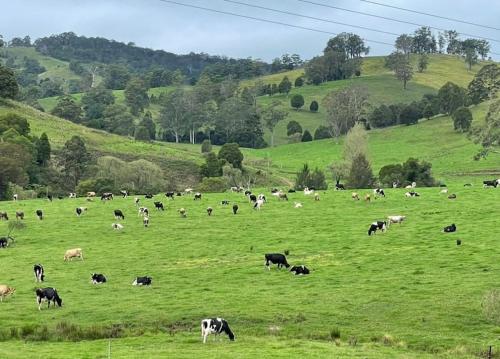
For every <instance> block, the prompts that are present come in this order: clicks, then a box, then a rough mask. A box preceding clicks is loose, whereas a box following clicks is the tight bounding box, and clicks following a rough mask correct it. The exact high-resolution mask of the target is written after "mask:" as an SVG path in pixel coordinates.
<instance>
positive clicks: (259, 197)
mask: <svg viewBox="0 0 500 359" xmlns="http://www.w3.org/2000/svg"><path fill="white" fill-rule="evenodd" d="M257 199H260V200H262V201H264V202H267V200H266V196H264V195H263V194H262V193H261V194H259V195H258V196H257Z"/></svg>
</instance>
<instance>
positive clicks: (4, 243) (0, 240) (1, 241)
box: [0, 236, 14, 248]
mask: <svg viewBox="0 0 500 359" xmlns="http://www.w3.org/2000/svg"><path fill="white" fill-rule="evenodd" d="M10 242H14V237H10V236H8V237H0V248H7V247H8V246H9V244H10Z"/></svg>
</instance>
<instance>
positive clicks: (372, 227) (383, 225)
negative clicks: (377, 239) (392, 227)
mask: <svg viewBox="0 0 500 359" xmlns="http://www.w3.org/2000/svg"><path fill="white" fill-rule="evenodd" d="M377 229H380V230H381V231H382V232H385V231H386V229H387V222H386V221H383V222H382V221H377V222H373V223H372V224H371V225H370V228H369V229H368V235H369V236H371V235H372V233H375V232H377Z"/></svg>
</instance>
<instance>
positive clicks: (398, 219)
mask: <svg viewBox="0 0 500 359" xmlns="http://www.w3.org/2000/svg"><path fill="white" fill-rule="evenodd" d="M405 219H406V216H388V217H387V225H390V224H392V223H399V224H401V223H403V221H404V220H405Z"/></svg>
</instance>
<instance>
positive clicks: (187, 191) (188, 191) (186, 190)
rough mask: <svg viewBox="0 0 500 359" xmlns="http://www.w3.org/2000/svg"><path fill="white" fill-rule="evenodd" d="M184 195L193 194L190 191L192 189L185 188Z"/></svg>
mask: <svg viewBox="0 0 500 359" xmlns="http://www.w3.org/2000/svg"><path fill="white" fill-rule="evenodd" d="M184 193H186V194H191V193H193V189H192V188H186V189H185V190H184Z"/></svg>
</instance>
